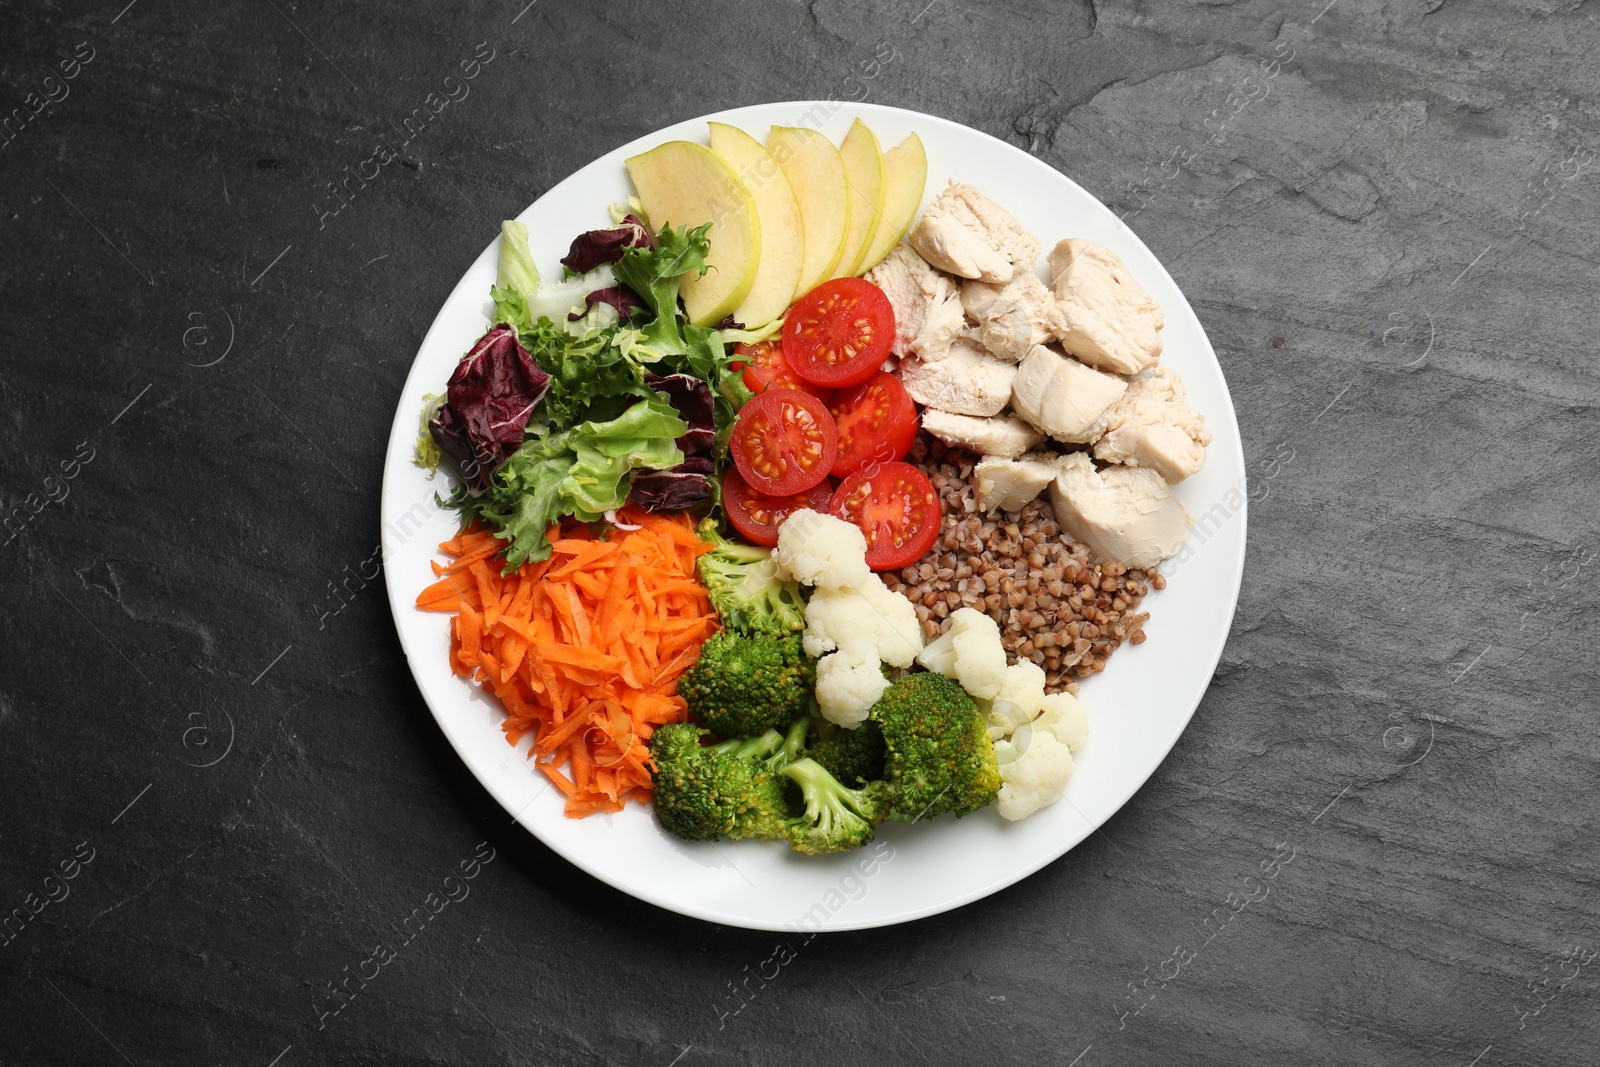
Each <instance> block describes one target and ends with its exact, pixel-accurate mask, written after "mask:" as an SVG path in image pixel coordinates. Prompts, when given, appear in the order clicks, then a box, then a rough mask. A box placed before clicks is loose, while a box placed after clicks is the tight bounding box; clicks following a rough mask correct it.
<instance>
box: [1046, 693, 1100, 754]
mask: <svg viewBox="0 0 1600 1067" xmlns="http://www.w3.org/2000/svg"><path fill="white" fill-rule="evenodd" d="M1033 729H1034V732H1035V733H1049V734H1053V735H1055V738H1056V740H1058V741H1060V742H1061V743H1062V744H1064V745H1066V746H1067V747H1068V748H1070V749H1072V751H1074V752H1076V751H1078V750H1079V749H1080V748H1082V747H1083V745H1084V742H1086V741H1088V740H1089V716H1088V715H1086V714H1085V713H1084V710H1083V705H1082V704H1080V703H1078V698H1077V697H1075V696H1073V695H1072V694H1071V693H1051V694H1050V695H1049V696H1047V697H1045V698H1044V704H1043V705H1041V710H1040V714H1039V717H1038V718H1037V719H1035V720H1034V722H1033Z"/></svg>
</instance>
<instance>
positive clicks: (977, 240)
mask: <svg viewBox="0 0 1600 1067" xmlns="http://www.w3.org/2000/svg"><path fill="white" fill-rule="evenodd" d="M906 240H908V241H910V242H911V245H912V247H913V248H915V249H916V250H917V251H918V252H920V253H921V254H922V258H923V259H925V260H927V261H928V262H929V263H931V264H933V265H934V266H935V267H938V268H939V269H940V270H943V271H949V272H950V273H951V274H954V275H956V276H957V277H959V278H978V279H981V280H983V281H986V282H999V283H1004V282H1008V281H1010V280H1011V279H1012V277H1013V276H1014V275H1015V274H1016V273H1017V271H1019V270H1025V271H1031V270H1033V264H1034V261H1035V260H1037V259H1038V258H1039V239H1038V238H1036V237H1034V236H1033V234H1031V233H1029V232H1028V231H1027V230H1024V229H1023V228H1022V225H1021V223H1019V222H1017V220H1016V219H1015V218H1013V217H1012V216H1011V213H1010V212H1009V211H1007V210H1006V209H1005V208H1003V207H1001V206H1000V205H999V204H996V203H995V202H994V201H993V200H990V199H989V198H988V197H986V196H984V195H983V194H982V193H980V192H978V190H976V189H974V188H973V187H972V186H970V185H961V184H959V183H957V182H951V183H950V186H949V188H947V189H946V190H945V191H944V192H942V193H940V194H939V197H938V199H936V200H934V202H933V203H931V204H929V205H928V210H926V211H924V212H923V213H922V218H921V219H920V220H918V222H917V224H916V225H915V226H913V227H912V228H911V232H910V233H909V234H908V235H907V237H906Z"/></svg>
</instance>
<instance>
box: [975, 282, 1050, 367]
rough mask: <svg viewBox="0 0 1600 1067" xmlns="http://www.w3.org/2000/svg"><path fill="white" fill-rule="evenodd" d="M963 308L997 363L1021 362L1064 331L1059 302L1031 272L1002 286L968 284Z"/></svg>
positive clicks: (984, 283) (977, 338) (978, 338)
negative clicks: (1038, 346) (1036, 346)
mask: <svg viewBox="0 0 1600 1067" xmlns="http://www.w3.org/2000/svg"><path fill="white" fill-rule="evenodd" d="M961 307H962V310H963V311H965V312H966V313H967V318H969V319H971V320H972V321H973V322H974V323H976V328H975V330H973V331H972V332H971V333H970V336H972V337H974V338H975V339H976V340H977V342H978V343H979V344H981V345H982V346H983V347H984V348H986V349H988V350H989V353H990V354H991V355H993V356H995V357H996V358H998V359H1003V360H1007V361H1009V362H1011V363H1017V362H1020V361H1021V360H1022V359H1023V358H1025V357H1026V356H1027V354H1028V353H1029V352H1031V351H1033V348H1034V346H1035V345H1042V344H1044V343H1045V342H1046V341H1049V340H1050V339H1051V338H1053V337H1054V336H1055V335H1056V332H1057V331H1058V330H1060V329H1064V328H1065V323H1066V318H1065V316H1063V315H1062V314H1061V309H1060V307H1059V306H1058V305H1057V303H1056V298H1055V295H1054V294H1053V293H1051V292H1050V290H1049V289H1046V288H1045V285H1044V282H1041V281H1040V280H1039V276H1038V275H1037V274H1035V273H1033V271H1031V270H1024V271H1018V272H1017V276H1016V277H1015V278H1012V279H1011V280H1010V281H1009V282H1007V283H1006V284H1005V285H1002V286H995V285H990V284H989V283H987V282H977V281H969V282H963V283H962V284H961Z"/></svg>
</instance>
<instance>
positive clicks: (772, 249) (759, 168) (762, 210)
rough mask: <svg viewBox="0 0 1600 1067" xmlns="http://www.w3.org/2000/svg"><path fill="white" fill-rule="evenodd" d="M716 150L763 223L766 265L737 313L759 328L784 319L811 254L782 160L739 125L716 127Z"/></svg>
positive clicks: (746, 323)
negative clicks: (735, 177)
mask: <svg viewBox="0 0 1600 1067" xmlns="http://www.w3.org/2000/svg"><path fill="white" fill-rule="evenodd" d="M711 150H712V151H713V152H715V153H716V154H717V155H719V156H721V157H722V159H723V162H725V163H727V164H728V165H729V166H730V167H732V168H733V170H734V173H735V174H737V175H738V176H739V180H740V181H742V182H744V187H745V188H746V189H748V190H749V191H750V195H751V196H752V197H754V198H755V202H756V218H757V219H758V220H759V221H760V223H761V261H760V263H759V265H758V266H757V267H756V280H755V284H753V285H752V286H751V287H750V292H749V293H748V294H746V295H745V298H744V302H743V303H741V304H740V305H739V306H738V307H737V308H734V310H733V318H734V321H735V322H739V323H742V324H743V325H744V328H745V329H747V330H754V329H757V328H759V327H762V326H765V325H766V324H767V323H769V322H771V321H772V320H773V319H775V318H777V317H778V316H779V315H782V314H783V313H784V312H785V311H786V310H788V307H789V305H790V304H791V303H793V301H794V298H795V289H796V288H797V287H798V286H799V284H800V270H801V268H802V267H803V266H804V265H805V253H806V231H805V226H804V224H803V223H802V222H801V219H800V202H799V201H798V200H796V199H795V195H794V190H793V189H792V188H791V187H790V186H789V179H788V178H785V177H784V176H783V170H782V168H780V167H779V166H778V161H777V160H775V159H773V158H772V154H771V153H769V152H768V151H767V150H766V149H765V148H762V147H761V142H760V141H758V140H756V139H755V138H754V137H751V136H750V135H749V134H748V133H745V132H744V131H743V130H741V129H739V128H738V127H737V126H729V125H727V124H725V123H721V122H713V123H711ZM918 195H919V196H920V195H921V194H920V191H919V194H918Z"/></svg>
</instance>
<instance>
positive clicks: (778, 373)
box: [733, 341, 833, 404]
mask: <svg viewBox="0 0 1600 1067" xmlns="http://www.w3.org/2000/svg"><path fill="white" fill-rule="evenodd" d="M734 354H735V355H737V356H738V357H739V358H738V359H737V360H735V361H734V363H733V366H735V367H737V368H738V369H739V370H740V372H741V374H742V377H743V378H744V384H745V388H747V389H749V390H750V391H751V392H752V393H754V394H756V395H757V396H760V395H761V394H762V393H764V392H766V391H767V390H768V389H783V388H788V389H804V390H805V391H806V392H808V393H810V394H811V395H812V396H814V397H816V398H817V399H818V400H821V401H822V402H823V403H824V404H826V403H827V402H828V400H829V398H830V397H832V396H833V390H832V389H824V388H823V387H822V386H820V385H812V384H811V383H810V382H807V381H803V380H801V379H800V378H799V377H798V376H797V375H796V374H795V372H794V370H793V369H792V368H791V367H790V366H789V361H788V360H787V359H784V358H783V344H782V342H780V341H760V342H758V343H756V344H753V345H740V346H739V347H738V348H736V349H734Z"/></svg>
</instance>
